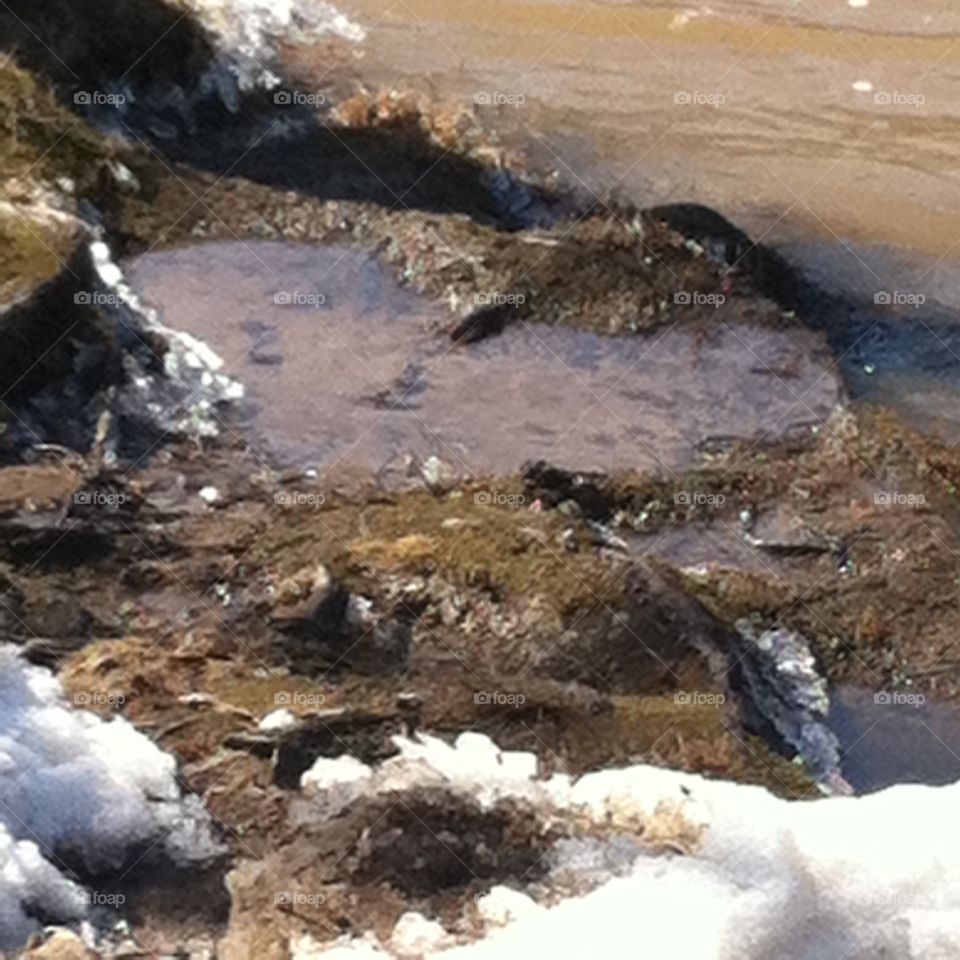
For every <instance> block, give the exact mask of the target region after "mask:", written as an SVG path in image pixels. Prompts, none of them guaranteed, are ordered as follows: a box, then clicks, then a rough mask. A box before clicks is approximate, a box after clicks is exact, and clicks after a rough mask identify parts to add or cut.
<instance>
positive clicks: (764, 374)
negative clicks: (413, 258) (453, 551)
mask: <svg viewBox="0 0 960 960" xmlns="http://www.w3.org/2000/svg"><path fill="white" fill-rule="evenodd" d="M130 280H131V283H132V284H133V286H134V287H136V288H137V289H138V290H139V291H140V292H141V293H142V294H143V295H144V297H145V298H146V300H147V301H148V302H150V303H151V304H152V305H154V306H156V307H157V308H158V309H160V310H161V312H162V313H163V314H164V317H165V319H166V321H167V322H168V323H170V324H171V325H173V326H176V327H178V328H181V329H185V330H187V331H189V332H190V333H193V334H194V335H196V336H198V337H201V338H202V339H204V340H205V341H207V342H208V343H209V344H210V345H211V346H212V347H213V348H214V349H215V350H217V351H218V352H219V353H220V355H221V356H222V357H223V358H224V359H225V362H226V366H227V371H228V372H230V373H232V374H234V375H236V376H238V377H239V378H240V379H241V380H242V381H243V382H244V384H245V385H246V387H247V391H248V400H249V404H248V410H247V419H246V422H245V424H244V425H243V427H242V429H243V430H245V431H246V433H247V435H248V436H250V437H252V438H253V440H254V442H255V445H256V446H259V447H260V448H261V449H262V450H263V451H264V454H265V455H268V456H269V457H271V458H272V459H273V460H274V461H276V462H279V463H281V464H283V465H293V464H296V465H300V466H308V465H310V466H315V467H320V468H323V469H324V470H326V471H333V472H334V473H340V472H347V473H354V474H360V475H364V476H369V475H370V474H376V475H378V476H380V477H381V479H384V480H386V481H391V480H396V479H399V478H402V477H403V476H404V475H405V474H406V473H411V474H412V473H413V472H414V471H415V470H416V465H417V463H422V462H423V461H424V460H425V459H426V458H428V457H430V456H437V457H439V458H440V459H441V460H442V461H443V462H444V463H445V464H447V465H449V467H450V468H451V469H452V470H453V471H454V472H455V473H456V474H459V475H461V476H463V475H473V476H477V475H483V474H488V473H499V474H507V473H512V472H515V471H516V470H517V469H519V468H520V467H521V466H522V464H523V463H524V462H525V461H527V460H531V459H538V458H544V459H548V460H550V461H552V462H555V463H557V464H558V465H561V466H566V467H569V468H576V469H589V468H599V469H627V468H638V469H650V470H666V471H669V470H674V469H678V468H681V467H683V466H685V465H687V464H689V463H691V462H692V461H693V460H694V459H695V458H696V457H697V450H698V447H699V445H701V444H702V443H703V442H705V441H708V440H710V439H711V438H717V437H723V438H728V437H730V436H739V437H746V438H757V437H760V436H761V435H764V434H765V435H767V436H768V437H769V436H777V435H780V434H783V433H785V432H788V431H791V430H803V429H808V428H809V425H810V424H812V423H816V422H819V421H821V420H823V419H824V418H825V417H826V416H828V415H829V412H830V410H831V408H832V407H833V405H834V403H835V402H836V400H837V397H838V389H839V388H838V382H837V379H836V374H835V373H834V369H833V367H832V365H831V362H830V358H829V357H828V356H827V355H826V352H825V350H824V349H823V347H822V346H821V344H820V341H819V340H818V339H817V337H816V336H815V335H813V334H812V333H809V332H807V331H803V330H798V331H773V330H768V329H761V328H750V327H744V326H742V325H740V326H738V327H737V328H736V329H735V330H734V329H733V328H732V327H724V326H721V328H720V329H714V330H711V331H708V330H697V329H692V328H687V329H672V330H669V331H667V332H664V333H659V334H655V335H653V336H651V337H649V338H629V339H625V340H617V339H616V338H610V337H599V336H596V335H594V334H590V333H583V332H577V331H569V330H563V331H561V330H553V329H548V328H543V327H536V328H534V327H527V326H525V325H519V326H517V327H515V328H513V329H511V330H508V331H507V333H505V334H504V335H502V336H500V337H497V338H493V339H492V340H488V341H485V342H483V343H480V344H477V345H474V346H470V347H456V348H454V347H452V346H451V345H450V343H449V340H448V338H447V337H445V336H442V335H438V333H437V327H438V324H439V323H440V321H441V320H442V317H440V316H439V315H438V313H437V310H436V308H431V307H428V306H426V305H424V303H422V302H421V301H420V300H419V299H417V298H416V297H415V295H413V294H412V293H410V292H409V291H407V290H404V289H400V288H398V287H397V286H395V284H394V282H393V280H392V279H391V278H390V277H388V276H387V274H386V273H385V272H384V271H383V269H382V268H381V267H380V266H379V265H378V264H377V263H376V261H374V260H372V259H370V258H369V257H368V256H367V255H365V254H363V253H360V252H357V251H355V250H350V249H346V248H331V247H325V248H319V247H302V246H296V245H290V244H283V243H267V242H262V243H253V244H244V243H226V244H205V245H201V246H196V247H192V248H185V249H180V250H173V251H167V252H164V253H153V254H149V255H148V256H146V257H144V258H143V259H141V260H140V261H138V262H137V263H136V264H135V265H134V266H133V267H132V270H131V274H130ZM771 368H772V369H789V370H790V371H791V375H790V377H789V378H780V377H772V376H770V375H769V370H770V369H771Z"/></svg>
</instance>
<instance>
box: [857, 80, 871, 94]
mask: <svg viewBox="0 0 960 960" xmlns="http://www.w3.org/2000/svg"><path fill="white" fill-rule="evenodd" d="M853 89H854V90H856V91H857V93H869V92H870V91H871V90H872V89H873V84H872V83H871V82H870V81H869V80H857V82H856V83H855V84H854V85H853Z"/></svg>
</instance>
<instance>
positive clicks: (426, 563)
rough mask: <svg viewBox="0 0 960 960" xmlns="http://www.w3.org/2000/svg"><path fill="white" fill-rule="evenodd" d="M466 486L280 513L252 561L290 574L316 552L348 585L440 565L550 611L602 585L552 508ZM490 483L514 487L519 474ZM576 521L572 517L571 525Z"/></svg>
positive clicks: (593, 562)
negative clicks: (439, 493) (569, 546)
mask: <svg viewBox="0 0 960 960" xmlns="http://www.w3.org/2000/svg"><path fill="white" fill-rule="evenodd" d="M475 489H479V486H478V487H477V488H474V487H472V486H468V487H466V488H465V489H463V490H462V491H458V492H457V493H455V494H451V495H448V496H443V497H436V496H434V495H432V494H430V493H427V492H421V491H415V492H412V493H408V494H404V495H401V496H398V497H396V498H393V499H392V500H391V501H390V502H386V503H380V504H375V505H366V504H363V503H362V502H360V503H358V502H346V503H340V504H335V505H331V506H330V508H328V509H325V510H322V511H317V512H315V513H314V514H312V515H311V516H300V515H298V516H297V517H296V518H291V519H289V520H288V519H286V518H281V519H280V521H279V522H278V523H277V525H276V526H274V527H272V528H271V529H270V530H269V532H268V533H267V534H266V535H265V536H264V538H263V539H262V540H261V541H260V542H259V543H258V544H257V545H256V546H255V548H254V550H253V554H254V556H255V559H256V562H262V563H270V564H271V565H276V566H277V569H278V573H279V574H280V575H282V576H290V575H292V574H294V573H296V572H297V571H298V570H300V569H303V568H304V567H306V566H309V565H310V564H311V563H315V562H316V561H317V559H318V558H322V559H324V560H325V561H326V562H328V563H330V564H332V566H333V567H334V568H335V570H336V572H338V573H339V574H340V575H341V577H342V578H344V579H345V581H346V582H347V583H348V584H349V583H351V582H356V581H357V580H358V579H359V580H363V579H364V578H365V577H368V576H369V572H370V571H374V572H375V573H376V572H379V573H381V574H388V573H389V574H393V575H397V574H406V575H408V576H415V575H423V574H432V573H440V574H442V575H443V577H444V578H445V579H446V580H448V581H449V582H451V583H453V584H459V585H463V586H477V587H482V588H485V589H488V590H491V591H494V592H496V593H498V594H501V595H505V594H512V595H519V596H524V595H526V596H529V595H533V594H536V595H540V596H545V597H547V598H549V599H550V601H551V605H552V606H553V608H554V609H555V610H557V611H561V612H562V611H569V610H574V609H577V608H579V607H582V606H584V605H585V604H590V603H592V602H593V601H594V600H595V599H596V596H597V594H598V593H599V594H603V595H604V596H605V597H607V598H608V599H612V598H613V597H614V596H615V595H617V594H618V591H619V588H618V587H609V588H605V587H604V586H603V585H604V584H605V583H606V582H607V581H609V580H611V577H610V571H609V567H607V565H606V564H604V563H603V562H602V561H600V560H599V558H598V557H597V556H596V555H595V552H594V551H592V550H591V551H586V550H583V551H578V552H575V553H571V552H568V551H567V550H566V549H565V548H564V547H563V546H562V545H561V544H560V543H559V538H560V536H561V534H562V533H563V531H564V529H565V528H566V527H568V526H570V525H571V524H570V521H568V520H566V518H564V517H562V516H560V515H558V514H555V513H552V512H537V511H534V510H531V509H529V508H527V507H522V508H519V509H511V508H506V507H497V506H489V505H486V504H482V503H477V502H476V501H475V499H474V492H475ZM497 489H498V490H500V491H502V492H504V493H505V494H510V493H516V494H518V495H519V494H520V491H521V486H520V483H519V480H517V479H513V480H498V481H497ZM574 526H576V524H574Z"/></svg>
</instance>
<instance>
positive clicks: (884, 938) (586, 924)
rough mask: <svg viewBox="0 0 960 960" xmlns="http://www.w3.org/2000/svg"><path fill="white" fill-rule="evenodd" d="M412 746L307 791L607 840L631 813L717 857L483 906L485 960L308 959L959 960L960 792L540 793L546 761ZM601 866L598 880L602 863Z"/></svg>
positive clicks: (362, 949) (396, 944)
mask: <svg viewBox="0 0 960 960" xmlns="http://www.w3.org/2000/svg"><path fill="white" fill-rule="evenodd" d="M396 743H397V746H398V747H399V748H400V754H399V756H397V757H394V758H392V759H390V760H388V761H386V762H385V763H383V764H381V765H380V766H378V767H376V768H365V770H366V772H365V773H361V771H360V770H359V769H358V767H360V766H361V765H359V764H357V762H356V761H351V762H349V763H347V762H340V766H339V767H338V766H337V765H336V764H337V763H338V762H337V761H329V760H327V761H321V762H320V764H318V766H317V767H315V768H314V769H313V770H311V771H308V772H307V773H306V774H305V775H304V786H305V789H306V790H307V792H308V793H312V794H313V795H314V796H315V798H316V799H317V801H319V802H324V801H326V802H327V807H328V809H333V810H336V808H337V807H338V806H339V805H340V804H342V803H345V802H349V801H350V798H351V797H355V796H356V795H358V794H368V793H370V792H386V791H392V790H404V789H408V788H410V787H411V786H414V785H433V786H445V787H446V788H447V789H449V790H450V791H451V792H454V793H462V794H463V795H465V796H470V797H473V798H474V799H478V800H479V801H480V802H481V803H482V804H484V805H486V806H488V805H490V804H492V803H495V802H497V800H499V799H504V798H507V797H516V798H519V799H520V800H521V801H526V802H529V803H532V804H533V806H534V809H535V810H536V811H537V812H540V811H542V812H543V814H544V815H545V817H546V816H550V815H551V813H553V814H555V813H557V812H558V811H568V812H571V811H578V812H579V813H580V814H583V815H586V816H588V817H590V818H591V819H593V820H594V821H595V822H598V823H603V822H606V823H610V822H611V818H612V819H613V821H614V822H618V823H621V822H622V823H625V824H627V823H629V817H627V818H626V819H624V818H623V814H624V812H627V811H629V812H632V813H633V814H635V815H636V816H637V817H638V818H639V819H637V820H636V821H635V822H636V823H641V824H643V825H644V827H645V830H644V833H648V832H649V830H650V828H651V826H655V824H656V821H657V819H658V817H659V818H661V819H662V818H663V814H664V811H667V810H669V811H672V812H673V816H674V821H675V822H677V823H681V822H686V823H689V824H692V825H695V826H696V827H697V828H698V829H701V830H702V833H701V834H700V835H699V836H700V842H699V843H698V844H695V845H693V847H692V849H691V850H690V851H689V852H688V853H687V854H686V855H679V856H678V855H654V854H652V853H650V852H649V849H646V850H645V849H644V848H643V847H642V846H641V845H640V844H637V845H636V848H637V853H636V856H635V857H633V859H632V862H631V861H630V858H629V857H627V858H626V860H625V861H624V857H623V856H620V857H619V863H618V869H617V870H616V871H615V872H612V871H611V872H609V873H608V874H607V876H606V878H601V881H603V880H604V879H605V882H601V885H600V886H596V887H593V888H591V889H590V892H587V893H584V894H582V895H579V896H567V897H566V899H563V900H561V901H560V902H559V903H556V904H555V905H552V906H545V905H541V904H538V903H536V902H535V901H534V900H533V899H532V898H531V897H530V896H529V895H528V893H527V892H526V891H519V890H510V889H508V888H506V887H502V886H501V887H495V888H493V890H491V891H490V892H489V893H488V894H486V895H485V896H482V897H481V898H480V900H479V903H478V912H479V915H480V917H481V918H482V920H483V921H484V924H485V928H486V930H485V935H484V936H483V937H482V939H479V940H475V941H473V942H464V941H463V938H462V937H461V939H460V941H459V942H454V941H452V940H451V939H450V938H448V937H441V936H440V935H439V934H438V932H437V930H436V928H435V927H434V926H433V925H432V924H428V923H427V922H426V918H420V919H421V920H423V922H422V923H421V922H419V921H418V920H416V919H415V918H413V917H411V916H410V915H406V916H405V918H404V920H403V925H402V928H400V929H398V930H395V931H394V934H393V936H392V937H391V938H390V939H389V940H388V941H387V942H385V943H381V942H379V941H377V940H376V939H375V938H373V936H372V935H370V934H368V935H366V936H365V937H364V938H353V939H350V938H345V939H343V940H341V941H338V942H336V943H333V944H326V945H322V944H318V943H316V942H314V941H311V940H310V939H309V938H304V939H301V940H299V941H296V942H294V943H293V944H292V947H293V950H294V955H295V958H297V960H308V958H310V960H312V958H322V960H340V958H343V960H346V958H353V960H356V958H358V957H360V958H365V957H369V958H383V957H408V956H413V955H415V956H421V957H440V958H443V960H486V958H490V960H494V958H496V960H501V958H513V957H517V958H521V957H526V956H536V955H545V956H550V957H551V958H552V960H561V958H571V960H573V958H577V960H580V958H582V957H585V956H598V957H600V956H602V957H604V958H606V960H617V958H621V957H622V958H624V960H635V958H636V957H638V956H643V957H657V958H659V957H671V958H673V960H735V958H736V960H740V958H751V960H838V958H841V957H842V958H844V960H877V958H890V960H948V958H956V957H957V956H958V955H960V951H958V947H957V944H958V943H960V832H958V831H957V830H956V829H955V817H956V813H955V811H956V808H957V805H958V803H960V784H957V785H953V786H949V787H925V786H914V785H903V786H896V787H892V788H890V789H888V790H884V791H882V792H880V793H876V794H872V795H870V796H866V797H832V798H828V799H820V800H815V801H806V802H797V801H794V802H791V801H786V800H781V799H779V798H777V797H775V796H773V795H772V794H770V793H769V792H768V791H767V790H765V789H763V788H761V787H752V786H745V785H739V784H733V783H727V782H722V781H711V780H707V779H705V778H703V777H699V776H695V775H691V774H684V773H678V772H675V771H671V770H664V769H660V768H657V767H649V766H642V765H638V766H633V767H626V768H623V769H617V770H604V771H600V772H597V773H592V774H588V775H586V776H584V777H582V778H581V779H580V780H578V781H576V782H572V781H571V780H570V778H568V777H564V776H554V777H551V778H549V779H546V780H535V779H533V778H532V776H529V775H523V774H524V773H525V774H530V773H531V771H532V770H533V769H535V760H533V759H532V757H529V758H528V759H527V760H526V761H525V762H524V763H520V762H518V761H517V759H516V755H514V756H513V759H510V758H511V755H510V754H504V753H500V752H499V751H498V750H497V749H496V747H495V745H494V744H493V742H492V741H490V740H489V739H487V738H486V737H482V736H479V735H477V734H467V735H464V736H461V737H460V738H459V740H458V741H457V742H456V744H455V745H454V746H453V747H451V746H449V745H448V744H446V743H444V742H442V741H440V740H438V739H435V738H432V737H421V738H418V739H417V740H407V739H403V738H397V741H396ZM338 771H339V773H340V774H342V775H340V776H338ZM334 798H335V802H334V803H332V804H331V803H329V801H330V800H331V799H334ZM624 832H629V828H625V830H624ZM611 845H612V844H611ZM580 859H581V861H582V859H583V858H582V857H581V858H580ZM588 859H589V860H590V863H589V867H590V870H591V872H592V874H594V875H595V873H596V862H597V858H588ZM609 859H610V860H611V861H613V860H616V859H617V858H616V857H613V856H611V857H610V858H609ZM600 862H601V863H602V862H603V859H602V858H600ZM577 863H578V861H577V860H576V859H573V860H571V859H570V858H569V857H567V862H566V863H564V864H562V866H563V867H564V869H566V870H567V871H568V872H569V870H570V869H571V868H572V867H576V865H577ZM624 863H626V868H625V869H624ZM428 934H429V935H428ZM411 941H413V942H411ZM411 950H412V951H414V952H413V953H411Z"/></svg>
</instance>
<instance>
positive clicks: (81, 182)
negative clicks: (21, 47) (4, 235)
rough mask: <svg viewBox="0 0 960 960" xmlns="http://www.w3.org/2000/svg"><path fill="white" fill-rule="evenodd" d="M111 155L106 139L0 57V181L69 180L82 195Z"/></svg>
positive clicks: (19, 69)
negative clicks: (68, 178) (66, 178)
mask: <svg viewBox="0 0 960 960" xmlns="http://www.w3.org/2000/svg"><path fill="white" fill-rule="evenodd" d="M111 154H112V148H111V147H110V145H109V144H108V143H107V141H106V140H104V138H103V137H101V136H100V135H99V134H97V133H95V132H94V131H93V130H92V129H91V128H90V127H88V126H87V124H86V123H85V122H84V121H83V120H80V119H79V118H77V117H76V116H74V115H73V114H72V113H70V112H68V111H67V110H65V109H64V108H63V107H62V106H60V104H59V103H58V102H57V100H56V98H55V96H54V94H53V91H52V90H51V89H50V88H49V87H47V86H45V85H44V84H43V82H42V81H39V80H37V79H36V78H35V77H34V76H33V75H31V74H30V73H28V72H27V71H26V70H23V69H21V68H20V67H19V66H18V65H17V64H16V63H15V62H14V60H13V59H12V58H10V57H9V56H3V55H0V180H14V181H16V182H18V183H20V184H24V183H26V182H27V181H28V180H34V181H40V180H46V181H48V182H51V183H52V182H53V181H55V180H56V179H57V178H58V177H70V178H71V179H72V180H73V181H74V182H75V184H76V186H77V188H78V191H79V192H80V193H86V192H89V191H91V190H92V189H93V188H94V186H95V185H96V183H97V179H98V177H99V172H100V163H101V161H102V160H104V159H105V158H106V157H109V156H110V155H111ZM8 190H9V185H8Z"/></svg>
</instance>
